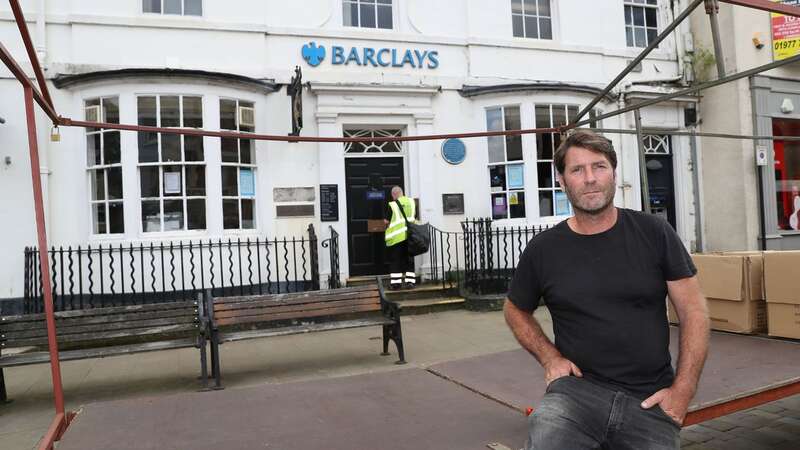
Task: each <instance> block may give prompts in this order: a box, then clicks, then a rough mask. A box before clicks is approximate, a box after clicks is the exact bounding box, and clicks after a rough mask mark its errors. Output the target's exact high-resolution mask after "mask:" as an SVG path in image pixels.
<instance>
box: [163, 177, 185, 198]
mask: <svg viewBox="0 0 800 450" xmlns="http://www.w3.org/2000/svg"><path fill="white" fill-rule="evenodd" d="M164 193H165V194H180V193H181V173H180V172H164Z"/></svg>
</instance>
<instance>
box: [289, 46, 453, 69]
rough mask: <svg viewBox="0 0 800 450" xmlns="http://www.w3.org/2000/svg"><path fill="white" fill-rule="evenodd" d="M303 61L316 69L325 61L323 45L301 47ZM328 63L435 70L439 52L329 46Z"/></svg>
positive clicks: (325, 52) (325, 53) (325, 55)
mask: <svg viewBox="0 0 800 450" xmlns="http://www.w3.org/2000/svg"><path fill="white" fill-rule="evenodd" d="M301 53H302V55H303V59H305V60H306V62H307V63H308V65H310V66H311V67H317V66H319V65H320V64H322V62H323V61H325V58H326V57H327V56H328V55H327V53H328V52H327V49H326V48H325V46H324V45H318V44H317V43H316V42H313V41H312V42H309V43H308V44H306V45H304V46H303V50H302V52H301ZM330 53H331V54H330V61H331V64H332V65H334V66H341V65H344V66H347V65H350V64H353V65H356V66H372V67H411V68H412V69H436V68H437V67H439V52H438V51H436V50H418V49H406V50H398V49H396V48H380V49H375V48H372V47H350V48H349V49H346V48H345V47H342V46H339V45H333V46H331V52H330Z"/></svg>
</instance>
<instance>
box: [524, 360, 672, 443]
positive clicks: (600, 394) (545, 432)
mask: <svg viewBox="0 0 800 450" xmlns="http://www.w3.org/2000/svg"><path fill="white" fill-rule="evenodd" d="M641 403H642V401H641V400H639V399H637V398H635V397H633V396H631V395H628V394H626V393H623V392H619V391H613V390H610V389H607V388H605V387H602V386H599V385H597V384H594V383H592V382H590V381H587V380H584V379H581V378H576V377H573V376H568V377H562V378H557V379H556V380H554V381H553V382H551V383H550V385H549V386H548V387H547V393H546V394H545V396H544V398H543V399H542V402H541V403H540V404H539V407H538V408H536V411H534V413H533V414H531V415H530V416H529V417H528V442H527V443H526V444H525V449H526V450H549V449H553V450H579V449H581V450H582V449H614V450H616V449H636V450H677V449H678V448H680V426H679V425H678V424H677V423H676V422H675V421H673V420H672V419H671V418H670V417H669V416H667V414H666V413H665V412H664V411H663V410H661V408H660V407H659V406H658V405H656V406H654V407H652V408H650V409H643V408H642V407H641V406H640V405H641Z"/></svg>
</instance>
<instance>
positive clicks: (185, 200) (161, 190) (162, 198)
mask: <svg viewBox="0 0 800 450" xmlns="http://www.w3.org/2000/svg"><path fill="white" fill-rule="evenodd" d="M141 97H155V98H156V126H157V127H161V98H162V97H178V114H179V116H178V122H179V123H180V124H183V122H184V114H183V98H184V97H197V98H199V99H200V105H201V108H202V109H201V117H202V110H203V109H205V106H204V105H205V102H204V97H203V96H202V95H199V94H168V93H159V94H137V95H136V96H135V100H136V102H135V105H136V106H135V108H136V115H137V117H138V114H139V106H138V104H139V98H141ZM169 128H184V129H196V128H190V127H182V126H181V127H169ZM179 137H180V142H181V145H180V147H181V149H180V151H181V160H180V161H163V160H162V157H161V152H162V133H158V134H157V139H158V160H157V161H153V162H141V161H139V152H140V151H141V149H139V146H138V143H137V147H136V152H137V153H136V155H137V156H136V161H137V172H138V177H137V185H138V188H139V215H138V218H137V221H138V223H139V229H140V231H141V233H142V234H144V235H148V236H149V235H161V234H165V233H192V232H204V231H206V230H208V165H207V164H206V155H205V151H206V146H205V143H204V144H203V160H202V161H187V160H186V151H185V150H186V149H185V144H184V136H183V135H180V136H179ZM167 166H180V167H181V191H182V195H179V196H165V195H164V167H167ZM186 166H203V167H204V176H205V195H203V196H198V195H188V192H187V190H186ZM142 167H157V168H158V186H159V187H158V190H159V196H158V197H144V196H143V195H142V190H141V179H142ZM173 200H180V201H181V202H182V203H183V224H182V226H181V228H179V229H174V230H165V229H164V202H165V201H173ZM189 200H203V202H204V203H205V208H204V210H205V216H206V217H205V228H193V229H189V228H188V221H189V214H188V201H189ZM146 201H158V202H159V213H160V224H159V230H157V231H146V230H145V227H144V223H143V217H142V214H143V203H144V202H146Z"/></svg>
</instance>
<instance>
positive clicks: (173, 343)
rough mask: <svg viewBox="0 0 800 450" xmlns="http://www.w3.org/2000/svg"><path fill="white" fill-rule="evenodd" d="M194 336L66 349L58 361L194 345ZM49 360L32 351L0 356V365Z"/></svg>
mask: <svg viewBox="0 0 800 450" xmlns="http://www.w3.org/2000/svg"><path fill="white" fill-rule="evenodd" d="M196 345H197V339H196V338H183V339H173V340H169V341H159V342H147V343H143V344H133V345H117V346H113V347H98V348H90V349H82V350H66V351H61V352H59V355H58V356H59V358H58V359H59V361H74V360H79V359H88V358H103V357H106V356H118V355H130V354H134V353H144V352H153V351H158V350H169V349H175V348H187V347H195V346H196ZM49 362H50V353H48V352H34V353H19V354H16V355H2V356H0V367H14V366H25V365H29V364H43V363H49Z"/></svg>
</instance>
